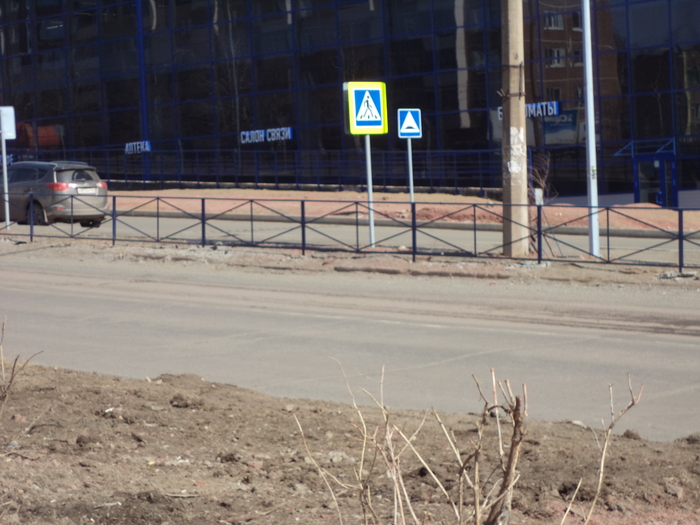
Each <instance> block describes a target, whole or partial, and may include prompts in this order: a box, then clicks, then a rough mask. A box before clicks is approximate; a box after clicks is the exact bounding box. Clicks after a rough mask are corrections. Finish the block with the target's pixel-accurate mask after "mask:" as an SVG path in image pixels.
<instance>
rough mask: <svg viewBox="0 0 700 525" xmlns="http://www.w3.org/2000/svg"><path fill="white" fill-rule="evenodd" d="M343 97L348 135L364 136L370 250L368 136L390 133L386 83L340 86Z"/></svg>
mask: <svg viewBox="0 0 700 525" xmlns="http://www.w3.org/2000/svg"><path fill="white" fill-rule="evenodd" d="M343 94H344V96H345V99H346V101H347V108H348V113H347V115H348V120H347V121H346V123H347V124H348V129H347V131H348V132H349V133H350V134H351V135H365V162H366V163H367V201H368V202H367V206H368V209H369V213H368V218H369V244H370V246H372V247H373V246H374V208H373V203H372V199H373V196H372V152H371V151H372V150H371V149H370V141H369V136H370V135H384V134H386V133H388V131H389V123H388V121H387V118H386V111H387V110H386V108H387V102H386V84H384V82H345V83H344V84H343Z"/></svg>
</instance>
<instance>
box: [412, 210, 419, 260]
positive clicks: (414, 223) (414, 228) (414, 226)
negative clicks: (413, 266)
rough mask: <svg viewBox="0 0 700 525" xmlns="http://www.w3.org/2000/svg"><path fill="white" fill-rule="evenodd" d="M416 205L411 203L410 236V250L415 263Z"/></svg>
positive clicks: (416, 248)
mask: <svg viewBox="0 0 700 525" xmlns="http://www.w3.org/2000/svg"><path fill="white" fill-rule="evenodd" d="M416 233H417V232H416V203H415V202H412V203H411V236H412V239H413V240H412V241H411V242H412V246H413V248H412V250H413V262H416V251H417V250H418V246H416V242H417V241H416V238H417V235H416Z"/></svg>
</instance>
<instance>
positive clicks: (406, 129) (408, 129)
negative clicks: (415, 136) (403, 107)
mask: <svg viewBox="0 0 700 525" xmlns="http://www.w3.org/2000/svg"><path fill="white" fill-rule="evenodd" d="M418 132H420V128H419V127H418V124H417V123H416V119H414V118H413V114H412V113H411V112H410V111H409V112H407V113H406V118H405V119H404V120H403V123H402V124H401V133H418Z"/></svg>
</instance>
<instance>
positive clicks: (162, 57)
mask: <svg viewBox="0 0 700 525" xmlns="http://www.w3.org/2000/svg"><path fill="white" fill-rule="evenodd" d="M143 47H144V60H145V62H146V65H147V66H149V67H153V66H170V65H171V64H172V60H173V59H172V50H171V44H170V33H156V34H153V35H146V36H145V37H144V39H143Z"/></svg>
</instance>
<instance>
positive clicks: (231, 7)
mask: <svg viewBox="0 0 700 525" xmlns="http://www.w3.org/2000/svg"><path fill="white" fill-rule="evenodd" d="M218 1H219V11H220V17H221V19H225V20H236V19H237V18H245V17H247V16H248V0H218Z"/></svg>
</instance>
